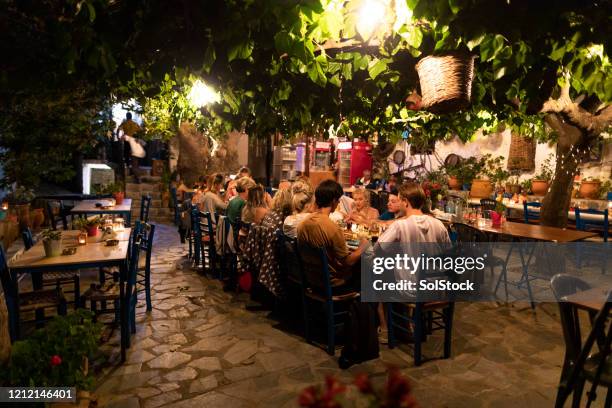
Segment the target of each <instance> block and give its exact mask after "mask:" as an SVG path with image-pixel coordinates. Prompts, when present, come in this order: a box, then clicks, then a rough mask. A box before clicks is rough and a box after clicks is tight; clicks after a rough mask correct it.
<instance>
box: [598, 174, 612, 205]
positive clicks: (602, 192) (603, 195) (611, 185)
mask: <svg viewBox="0 0 612 408" xmlns="http://www.w3.org/2000/svg"><path fill="white" fill-rule="evenodd" d="M611 191H612V181H610V179H608V180H606V181H604V182H603V183H602V184H601V187H599V198H600V199H602V200H607V199H608V193H609V192H611Z"/></svg>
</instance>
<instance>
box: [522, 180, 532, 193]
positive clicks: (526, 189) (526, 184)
mask: <svg viewBox="0 0 612 408" xmlns="http://www.w3.org/2000/svg"><path fill="white" fill-rule="evenodd" d="M531 184H532V182H531V180H523V181H522V182H521V193H522V194H525V195H526V194H529V193H530V192H531Z"/></svg>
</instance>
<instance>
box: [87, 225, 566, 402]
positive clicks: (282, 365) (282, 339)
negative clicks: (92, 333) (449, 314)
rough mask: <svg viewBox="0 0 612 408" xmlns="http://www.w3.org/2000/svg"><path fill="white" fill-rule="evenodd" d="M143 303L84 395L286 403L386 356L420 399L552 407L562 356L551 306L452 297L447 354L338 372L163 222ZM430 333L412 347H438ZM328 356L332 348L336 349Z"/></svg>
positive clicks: (393, 353) (398, 354) (428, 350)
mask: <svg viewBox="0 0 612 408" xmlns="http://www.w3.org/2000/svg"><path fill="white" fill-rule="evenodd" d="M156 235H157V239H156V242H155V253H154V258H153V307H154V309H153V311H152V312H151V313H150V314H146V313H145V312H144V310H143V309H142V308H140V309H139V311H138V332H137V334H136V337H135V339H134V341H133V343H132V348H131V349H130V351H129V354H128V361H127V363H126V364H124V365H123V366H121V365H120V364H119V363H118V349H119V348H118V346H117V344H116V341H117V337H116V336H115V337H114V339H113V340H112V341H110V342H109V343H108V344H106V345H105V346H104V349H105V350H107V351H108V352H109V353H112V358H111V361H110V363H109V366H108V368H106V369H104V370H103V373H102V375H101V376H100V378H99V381H98V384H99V386H98V388H97V390H96V394H97V395H98V397H99V403H100V405H101V406H107V407H144V408H154V407H159V406H168V407H179V408H183V407H204V406H206V407H224V408H229V407H242V406H245V407H251V406H270V407H277V406H279V407H280V406H296V405H297V404H296V400H297V395H298V393H299V391H300V390H302V389H303V388H305V387H306V386H308V385H310V384H313V383H320V382H322V381H323V379H324V378H325V376H327V375H329V374H333V375H336V376H337V377H339V378H340V379H343V380H344V381H346V382H349V381H350V380H351V379H352V376H353V375H354V374H355V373H358V372H363V371H365V372H368V373H371V374H373V375H374V376H375V378H376V379H377V381H382V380H383V378H384V375H385V370H386V367H387V364H393V365H396V366H399V367H401V368H402V371H403V372H404V373H405V374H406V375H408V377H409V378H410V379H411V381H412V383H413V386H414V390H415V394H416V397H417V400H418V401H419V402H420V404H421V406H423V407H446V406H448V407H464V406H465V407H468V406H469V407H480V406H495V407H505V406H512V407H516V406H521V407H525V408H526V407H541V406H552V400H553V398H554V395H555V388H556V384H557V381H558V378H559V373H560V367H561V363H562V361H563V339H562V336H561V329H560V326H559V323H558V316H557V309H556V306H555V305H552V304H544V305H540V306H538V308H537V313H535V314H534V313H532V312H531V311H530V309H529V308H528V307H527V306H526V305H524V306H517V305H515V306H513V307H508V306H501V305H497V304H490V303H487V304H460V305H458V307H457V310H456V313H455V321H456V326H455V330H454V334H453V357H452V358H451V359H448V360H440V359H438V360H435V359H434V360H431V361H428V362H426V363H425V364H423V365H422V366H421V367H418V368H416V367H414V365H413V363H412V356H411V349H410V347H409V346H402V349H401V350H398V349H395V350H389V349H388V348H387V347H386V346H383V347H382V351H381V357H380V359H378V360H376V361H371V362H368V363H365V364H361V365H358V366H354V367H352V368H351V369H350V370H347V371H341V370H339V369H338V368H337V363H336V359H335V358H332V357H330V356H328V355H327V354H326V353H325V351H323V350H322V349H321V348H318V347H316V346H312V345H309V344H306V343H305V342H304V341H303V339H302V338H301V337H299V335H297V334H295V333H290V332H288V331H283V330H280V329H278V322H277V321H275V320H271V319H270V318H268V313H266V312H251V311H246V310H245V307H244V305H245V301H246V300H247V297H245V296H238V297H236V296H235V295H233V294H227V293H224V292H223V291H222V290H221V286H220V284H219V282H217V281H214V280H211V279H207V278H204V277H202V276H200V275H199V274H198V273H197V272H195V271H192V270H191V268H190V267H189V266H188V264H187V263H186V261H185V257H184V254H185V251H184V248H183V247H182V246H181V245H180V243H179V242H178V234H177V233H176V231H175V229H174V227H171V226H164V225H160V226H159V227H158V233H157V234H156ZM441 346H442V342H441V338H440V337H438V336H434V337H432V338H429V339H428V342H427V343H426V345H425V348H424V353H425V355H426V356H435V355H439V354H440V353H441ZM337 354H338V353H337Z"/></svg>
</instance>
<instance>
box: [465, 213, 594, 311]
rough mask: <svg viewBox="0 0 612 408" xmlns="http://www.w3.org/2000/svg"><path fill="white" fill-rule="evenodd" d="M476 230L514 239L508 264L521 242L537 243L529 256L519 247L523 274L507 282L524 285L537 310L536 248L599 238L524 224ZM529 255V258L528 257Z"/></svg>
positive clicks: (482, 226)
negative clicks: (533, 286)
mask: <svg viewBox="0 0 612 408" xmlns="http://www.w3.org/2000/svg"><path fill="white" fill-rule="evenodd" d="M473 227H474V228H477V229H479V230H480V231H482V232H485V233H488V234H496V235H506V236H510V237H511V238H512V245H511V246H510V249H509V250H508V254H507V255H506V260H505V263H506V265H507V264H508V261H509V260H510V256H511V255H512V252H513V251H514V249H515V247H517V245H515V243H517V242H520V241H521V240H528V241H536V244H534V245H532V246H531V250H530V251H529V253H528V254H525V253H524V251H523V246H522V245H518V250H519V256H520V258H521V265H522V269H523V273H522V275H521V278H520V280H519V281H518V282H506V283H510V284H512V285H514V286H516V287H518V288H521V287H522V286H523V285H525V286H526V288H527V292H528V294H529V300H530V302H531V307H532V308H533V309H535V303H534V301H533V294H532V292H531V284H530V281H531V280H533V279H538V278H539V277H537V276H530V275H529V264H530V263H531V260H532V258H533V255H534V253H535V250H536V248H537V247H538V245H537V243H538V242H555V243H571V242H577V241H582V240H585V239H587V238H592V237H596V236H598V234H597V233H596V232H592V231H576V230H571V229H565V228H556V227H547V226H543V225H536V224H523V223H519V222H505V223H503V224H502V225H501V226H500V227H493V226H492V225H488V224H484V225H477V224H475V225H473ZM526 255H527V256H526ZM502 277H503V275H500V277H499V279H498V281H497V284H496V285H495V293H497V289H498V288H499V285H500V283H501V281H502Z"/></svg>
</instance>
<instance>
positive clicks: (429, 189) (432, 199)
mask: <svg viewBox="0 0 612 408" xmlns="http://www.w3.org/2000/svg"><path fill="white" fill-rule="evenodd" d="M421 187H422V188H423V191H424V192H425V196H427V201H428V204H429V208H431V209H432V210H433V209H435V208H442V209H444V200H445V198H446V195H447V194H448V185H447V184H446V176H445V174H444V172H443V171H442V170H433V171H430V172H427V173H426V174H425V177H424V178H423V179H422V180H421Z"/></svg>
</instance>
